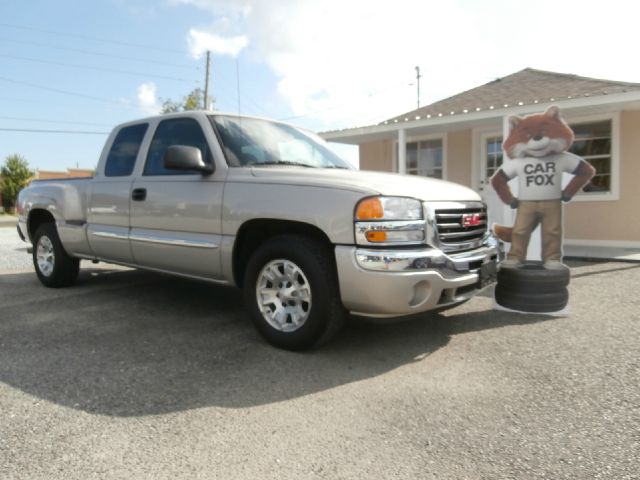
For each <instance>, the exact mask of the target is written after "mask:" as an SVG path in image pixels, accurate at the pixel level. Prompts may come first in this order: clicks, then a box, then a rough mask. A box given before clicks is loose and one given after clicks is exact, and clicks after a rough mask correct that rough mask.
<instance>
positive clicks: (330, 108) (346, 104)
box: [278, 82, 408, 122]
mask: <svg viewBox="0 0 640 480" xmlns="http://www.w3.org/2000/svg"><path fill="white" fill-rule="evenodd" d="M407 85H408V84H406V83H404V82H402V83H399V84H396V85H394V86H392V87H389V88H385V89H383V90H378V91H377V92H373V93H369V94H367V97H375V96H377V95H380V94H383V93H387V92H390V91H391V90H396V89H398V88H400V87H406V86H407ZM351 103H352V102H347V103H343V104H340V105H332V106H330V107H327V108H323V109H320V110H312V111H310V112H307V113H303V114H301V115H295V116H292V117H285V118H279V119H278V120H280V121H283V122H287V121H289V120H295V119H298V118H304V117H309V116H311V115H315V114H318V113H325V112H329V111H331V110H339V109H341V108H346V107H348V106H349V105H350V104H351Z"/></svg>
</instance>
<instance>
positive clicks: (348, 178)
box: [251, 166, 481, 201]
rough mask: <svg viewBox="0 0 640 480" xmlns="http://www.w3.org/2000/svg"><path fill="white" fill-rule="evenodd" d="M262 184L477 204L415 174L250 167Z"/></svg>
mask: <svg viewBox="0 0 640 480" xmlns="http://www.w3.org/2000/svg"><path fill="white" fill-rule="evenodd" d="M251 174H252V175H253V176H254V177H256V179H261V180H262V181H267V182H273V183H282V184H287V185H309V186H318V187H325V188H341V189H346V190H354V191H358V192H362V193H363V194H367V195H389V196H400V197H413V198H417V199H420V200H423V201H479V200H481V198H480V196H479V195H478V194H477V193H476V192H475V191H473V190H471V189H470V188H467V187H465V186H463V185H459V184H457V183H452V182H446V181H443V180H437V179H434V178H427V177H418V176H415V175H399V174H397V173H380V172H369V171H364V170H342V169H321V168H304V167H273V166H270V167H262V168H260V167H252V169H251Z"/></svg>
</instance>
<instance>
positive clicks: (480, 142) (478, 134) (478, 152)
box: [471, 128, 503, 191]
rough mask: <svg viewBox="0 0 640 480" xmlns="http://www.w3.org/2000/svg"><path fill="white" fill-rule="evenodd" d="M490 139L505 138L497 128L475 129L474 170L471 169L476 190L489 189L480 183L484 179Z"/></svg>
mask: <svg viewBox="0 0 640 480" xmlns="http://www.w3.org/2000/svg"><path fill="white" fill-rule="evenodd" d="M490 137H503V135H502V130H498V129H496V128H474V129H473V139H472V145H471V148H472V162H473V168H472V169H471V185H473V189H474V190H476V191H477V190H479V189H480V188H488V186H487V185H480V182H481V181H482V180H483V178H482V177H484V173H485V172H484V171H483V170H484V169H483V156H485V155H486V148H487V147H486V141H487V138H490Z"/></svg>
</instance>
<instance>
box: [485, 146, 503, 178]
mask: <svg viewBox="0 0 640 480" xmlns="http://www.w3.org/2000/svg"><path fill="white" fill-rule="evenodd" d="M484 142H485V144H484V147H485V150H484V151H485V166H486V171H485V178H491V177H493V174H494V173H496V170H498V168H500V166H501V165H502V161H503V157H502V136H499V137H498V136H496V137H486V138H485V141H484Z"/></svg>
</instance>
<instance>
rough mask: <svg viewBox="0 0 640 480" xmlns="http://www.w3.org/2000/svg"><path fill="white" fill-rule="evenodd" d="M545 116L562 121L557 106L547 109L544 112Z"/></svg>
mask: <svg viewBox="0 0 640 480" xmlns="http://www.w3.org/2000/svg"><path fill="white" fill-rule="evenodd" d="M544 116H545V117H549V118H556V119H558V120H561V118H562V117H560V108H558V107H557V106H556V105H551V106H550V107H549V108H547V109H546V110H545V111H544Z"/></svg>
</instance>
